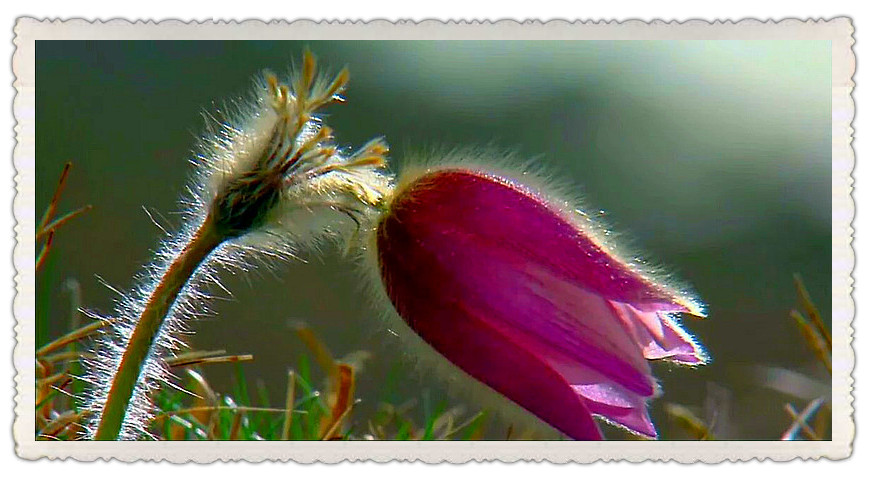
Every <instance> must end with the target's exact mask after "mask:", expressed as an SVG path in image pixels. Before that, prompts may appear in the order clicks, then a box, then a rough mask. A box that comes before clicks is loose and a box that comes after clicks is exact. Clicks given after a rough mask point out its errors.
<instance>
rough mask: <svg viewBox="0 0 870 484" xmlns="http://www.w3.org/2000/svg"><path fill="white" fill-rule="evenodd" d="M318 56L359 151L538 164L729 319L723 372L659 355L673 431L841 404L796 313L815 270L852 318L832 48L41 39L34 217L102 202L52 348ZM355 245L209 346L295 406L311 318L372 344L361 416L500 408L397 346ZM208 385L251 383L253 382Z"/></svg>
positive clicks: (827, 296)
mask: <svg viewBox="0 0 870 484" xmlns="http://www.w3.org/2000/svg"><path fill="white" fill-rule="evenodd" d="M306 46H307V47H309V48H310V49H311V50H312V51H313V52H314V53H315V54H316V55H317V56H318V58H319V60H320V63H321V65H324V66H329V67H331V68H332V69H333V70H334V71H337V70H338V69H339V68H341V67H342V66H348V67H349V69H350V72H351V83H350V86H349V90H348V91H347V98H348V103H346V104H345V105H342V106H332V107H330V108H329V110H328V113H329V115H330V118H329V122H330V125H331V126H333V127H334V128H335V131H336V139H337V141H338V142H339V144H342V145H350V146H355V147H356V146H360V145H361V144H362V143H364V142H365V141H367V140H368V139H370V138H372V137H375V136H384V137H385V138H386V139H387V141H388V142H389V143H390V145H391V147H392V149H393V151H392V160H393V161H392V163H393V165H394V167H396V168H397V169H398V170H401V167H402V163H403V159H404V158H405V154H407V153H410V152H416V151H419V150H420V149H426V148H431V147H442V148H445V147H446V148H450V147H466V146H482V145H487V146H494V147H500V148H506V149H512V150H514V151H515V152H516V153H517V154H518V155H519V156H520V157H521V158H535V159H537V160H538V163H539V164H540V165H541V166H542V167H544V171H545V172H548V173H550V174H552V175H553V176H554V177H556V178H557V179H559V180H564V181H566V182H568V183H570V184H571V185H572V186H574V187H576V190H577V193H578V194H580V196H581V197H582V198H583V199H584V200H585V201H586V204H587V205H588V207H589V208H592V209H594V210H599V209H600V210H603V211H604V218H605V220H606V221H607V222H608V223H609V224H610V225H611V226H613V227H614V228H615V229H616V231H617V232H621V233H623V234H625V236H626V238H627V239H628V240H629V241H630V244H631V246H632V247H633V248H634V249H636V250H637V253H638V254H639V255H642V256H643V257H645V258H647V259H649V260H651V261H653V262H659V263H663V264H664V265H665V266H666V267H668V268H670V269H671V270H672V272H673V273H674V275H675V276H676V277H677V278H678V279H681V280H684V281H686V282H688V283H689V284H690V285H691V286H692V287H694V288H695V290H696V291H697V293H698V295H699V296H700V298H701V299H702V300H703V301H704V302H705V303H706V304H707V306H708V312H709V317H708V318H707V319H705V320H699V319H693V318H688V319H686V320H685V324H684V325H685V326H686V328H687V329H688V330H690V331H691V332H693V333H694V334H696V335H697V336H698V338H699V339H700V341H701V342H702V343H704V345H705V346H706V347H707V349H708V351H709V353H710V354H711V355H712V357H713V363H712V364H711V365H709V366H707V367H704V368H700V369H687V368H682V367H673V366H668V365H658V364H657V365H655V372H656V374H657V376H658V377H659V378H660V379H661V381H662V386H663V389H664V391H665V393H664V395H663V397H662V398H661V399H660V400H658V401H656V402H654V403H653V404H652V414H653V418H654V420H655V421H656V423H657V426H658V427H659V430H660V432H661V434H662V436H663V437H665V438H681V437H683V434H681V432H680V429H679V426H678V425H676V423H675V422H674V421H673V419H672V418H670V417H669V416H668V415H666V413H665V411H664V403H665V402H673V403H679V404H681V405H685V406H687V407H689V408H691V409H693V410H694V411H695V412H696V413H697V414H698V415H699V416H701V417H703V418H705V419H707V420H708V421H713V422H714V430H715V432H716V434H717V436H719V437H722V438H731V439H777V438H779V436H780V435H781V434H782V432H783V431H784V430H785V429H786V428H787V427H788V426H789V424H790V423H791V418H790V417H789V416H788V414H787V413H786V412H785V410H784V408H783V406H784V405H785V404H786V403H793V404H795V406H797V407H803V406H804V405H805V404H806V402H807V401H809V400H811V399H812V398H815V397H816V396H819V395H827V396H828V397H829V396H830V377H829V376H828V375H827V373H826V371H825V369H824V368H823V367H821V365H820V364H819V363H818V361H817V360H815V359H814V358H813V356H812V353H811V351H810V350H809V349H808V347H807V345H806V343H805V341H804V340H803V339H802V337H801V335H800V333H799V331H798V328H797V327H796V325H795V324H794V322H793V321H792V320H791V318H790V317H789V311H790V310H791V309H792V308H795V307H797V306H798V301H797V297H796V294H795V290H794V286H793V281H792V275H793V274H794V273H800V274H801V276H802V277H803V279H804V281H805V283H806V285H807V287H808V289H809V291H810V294H811V295H812V296H813V298H814V300H815V302H816V304H817V305H818V307H819V309H820V310H821V312H822V314H823V315H824V317H825V318H826V319H827V320H828V321H829V320H830V315H831V263H830V262H831V183H830V180H831V129H830V125H831V50H830V44H829V43H828V42H816V41H620V42H587V41H584V42H556V41H541V42H527V41H523V42H520V41H498V42H496V41H486V42H476V41H475V42H466V41H462V42H458V41H438V42H436V41H419V42H406V41H402V42H397V41H382V42H377V41H374V42H357V41H354V42H314V41H311V42H306V43H300V42H290V41H288V42H200V41H190V42H184V41H182V42H179V41H172V42H169V41H165V42H161V41H125V42H109V41H100V42H68V41H63V42H60V41H40V42H39V43H38V45H37V84H36V87H37V118H36V119H37V207H36V210H37V213H38V214H41V213H42V211H43V210H44V208H45V207H46V205H47V204H48V201H49V199H50V197H51V194H52V192H53V190H54V186H55V183H56V181H57V178H58V176H59V174H60V172H61V169H62V166H63V164H64V163H65V162H66V161H69V160H72V161H73V162H74V163H75V166H74V168H73V171H72V174H71V178H70V180H69V183H68V186H67V189H66V192H65V195H64V197H63V200H62V205H61V209H62V210H64V209H66V210H69V209H72V208H76V207H78V206H81V205H85V204H92V205H94V207H95V208H94V209H93V210H92V211H91V212H89V213H87V214H86V215H85V216H83V217H82V218H80V219H78V220H75V221H74V222H73V223H70V224H69V225H68V226H66V227H64V228H63V229H62V231H61V232H59V233H58V236H57V237H56V240H55V244H54V247H53V249H52V253H51V256H50V258H49V260H48V261H47V265H46V267H45V269H44V270H43V272H42V273H41V275H40V278H39V280H38V286H39V287H38V304H39V308H40V309H39V311H38V314H37V327H38V342H37V344H42V343H44V342H45V341H48V340H49V339H50V338H52V337H56V336H58V335H60V334H62V333H63V332H65V331H66V330H67V329H68V327H69V324H68V321H69V320H70V314H71V302H70V294H71V292H70V291H69V290H67V289H65V288H68V287H70V281H76V282H77V283H78V285H79V287H80V294H81V303H82V305H83V306H85V307H88V308H93V309H97V310H100V311H102V312H110V311H111V310H112V307H113V303H112V300H113V298H114V296H115V295H114V293H113V292H112V291H110V290H109V289H107V288H106V287H105V286H103V285H102V284H101V283H100V282H99V280H98V277H100V278H103V279H105V281H107V282H108V283H109V284H111V285H113V286H114V287H117V288H120V289H127V288H129V287H130V285H131V284H132V278H133V276H134V274H136V273H137V272H138V271H139V269H140V268H141V267H142V265H143V264H144V263H146V261H148V260H149V258H150V256H151V253H152V252H151V251H152V250H153V249H155V248H156V247H157V245H158V242H159V240H160V238H161V236H162V234H161V232H160V229H158V228H157V227H156V226H155V225H154V224H153V223H152V222H151V221H150V220H149V217H148V215H147V214H146V213H145V211H144V210H143V207H146V208H147V209H148V210H149V211H151V212H152V213H156V214H159V215H158V217H164V218H161V219H160V220H166V221H167V222H164V223H165V224H167V225H170V226H171V225H172V222H173V221H177V220H178V217H177V215H176V213H177V210H178V207H177V204H176V202H177V200H178V198H179V195H180V194H181V193H182V190H183V188H184V185H185V183H186V181H187V180H188V177H189V176H190V175H191V173H192V166H191V165H190V164H189V163H188V162H187V160H188V159H190V157H191V150H192V149H193V146H194V141H195V139H196V137H197V135H198V133H199V132H200V131H201V129H202V128H203V126H204V121H203V118H202V112H203V111H214V110H215V109H217V108H218V107H220V106H221V105H222V103H223V102H224V101H226V100H228V99H232V98H237V97H242V96H244V95H246V94H248V92H249V90H250V87H251V80H252V79H253V78H254V76H256V75H257V74H258V73H260V72H262V70H263V69H265V68H269V69H272V70H275V71H276V72H278V73H286V72H288V71H289V66H290V65H291V63H292V62H293V61H294V60H298V59H299V58H300V56H301V53H302V50H303V49H304V48H305V47H306ZM337 252H338V251H333V252H330V251H327V252H326V253H324V254H323V255H322V256H317V257H311V258H309V263H307V264H293V265H281V266H279V268H278V269H277V270H276V271H272V272H270V271H263V272H262V273H255V274H248V275H246V276H238V277H232V276H230V277H226V278H225V280H224V283H225V285H227V286H228V287H229V288H230V289H231V290H232V291H233V294H234V296H235V297H234V300H233V301H219V302H217V303H216V304H215V305H214V309H215V310H216V311H217V313H218V314H219V316H216V317H213V318H208V319H207V320H204V321H200V322H197V323H195V324H194V329H195V330H196V334H195V336H193V337H192V338H191V340H190V343H191V345H192V346H193V347H194V348H197V349H226V350H227V351H228V352H230V353H252V354H254V356H255V360H254V361H253V362H250V363H245V366H244V368H245V373H246V374H247V375H248V376H249V377H250V378H251V379H253V380H257V381H258V382H259V384H260V385H261V386H262V387H264V388H267V389H269V392H270V394H271V395H272V398H273V399H274V400H275V402H274V403H275V404H277V405H281V404H282V399H283V392H284V389H285V386H286V370H287V368H289V367H291V366H293V365H294V364H295V362H296V361H298V355H299V354H300V353H301V352H304V351H306V350H305V349H304V346H303V345H302V344H301V343H300V342H299V341H298V339H297V338H296V337H294V335H293V332H292V331H291V329H290V328H291V326H292V324H294V323H295V322H297V321H304V322H306V323H307V324H308V325H309V326H310V327H311V328H312V329H313V330H314V331H315V332H316V333H317V334H318V335H319V336H320V337H321V338H322V339H323V341H324V342H325V343H326V344H327V345H328V346H329V348H330V349H331V350H332V351H333V353H334V354H335V355H337V356H341V355H344V354H347V353H350V352H353V351H356V350H367V351H369V352H370V353H371V355H372V356H371V358H370V359H368V360H367V362H366V365H365V367H364V370H363V372H362V373H361V374H360V380H359V382H358V394H359V396H360V397H361V398H362V400H363V401H362V403H361V404H360V406H359V410H358V412H357V416H356V418H358V419H363V420H364V417H365V415H366V413H367V412H371V411H373V410H374V409H375V407H376V406H377V404H378V402H381V401H389V402H392V403H402V402H405V401H408V400H412V399H414V400H416V401H417V403H418V405H417V406H416V407H415V408H416V410H413V411H418V412H420V413H423V412H425V411H426V409H427V408H431V407H432V406H434V405H436V404H438V403H440V402H444V401H446V402H448V403H449V404H450V405H455V404H461V405H463V406H465V407H466V408H467V409H468V411H469V412H475V411H477V410H479V408H478V407H476V406H475V404H474V402H467V401H462V400H461V399H458V398H456V397H453V396H451V393H450V392H448V391H447V390H446V388H445V387H444V386H443V385H442V384H441V383H440V382H439V381H437V380H435V379H434V378H431V377H429V376H427V375H425V374H423V375H419V374H417V373H416V372H414V371H412V370H410V369H409V368H411V366H412V365H409V364H408V361H407V359H405V358H403V355H402V348H401V347H398V346H396V345H395V344H385V343H384V342H385V341H387V340H390V339H392V338H391V337H390V336H389V335H388V334H387V333H386V331H385V330H384V329H383V325H382V324H380V323H379V322H378V321H377V318H378V312H377V311H376V310H374V309H373V308H372V306H371V305H370V304H369V302H368V301H367V300H366V299H365V298H364V296H363V292H362V291H361V290H360V284H361V281H360V280H359V277H358V276H357V274H356V273H355V270H354V268H353V267H352V265H351V264H350V263H349V262H348V261H347V260H344V259H342V257H341V256H340V255H339V254H338V253H337ZM828 324H830V322H829V323H828ZM206 374H207V375H208V376H209V378H210V379H211V380H212V384H213V385H214V386H215V387H216V389H217V390H218V391H227V390H228V389H229V388H230V387H231V384H232V379H233V370H232V368H228V367H220V366H213V367H209V368H206ZM493 425H494V426H496V427H497V426H498V424H497V423H493ZM500 432H502V430H501V429H499V428H495V429H492V430H491V433H490V436H492V437H497V436H498V435H501V434H500ZM611 435H615V436H619V434H611Z"/></svg>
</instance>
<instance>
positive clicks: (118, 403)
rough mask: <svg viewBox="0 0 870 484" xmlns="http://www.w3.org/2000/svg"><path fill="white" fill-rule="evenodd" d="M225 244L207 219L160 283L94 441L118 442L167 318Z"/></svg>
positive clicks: (138, 325)
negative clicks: (211, 256)
mask: <svg viewBox="0 0 870 484" xmlns="http://www.w3.org/2000/svg"><path fill="white" fill-rule="evenodd" d="M224 240H225V238H224V237H223V236H222V235H221V234H220V232H219V231H218V230H217V229H216V227H215V223H214V221H213V219H212V217H211V216H209V217H208V218H206V220H205V222H203V224H202V226H201V227H200V228H199V230H197V231H196V233H195V234H194V236H193V238H191V240H190V242H189V243H188V244H187V246H185V248H184V249H183V250H182V251H181V253H180V254H179V255H178V257H177V258H176V259H175V260H174V261H173V262H172V264H170V266H169V268H168V269H167V270H166V273H165V274H164V275H163V277H162V278H161V279H160V283H159V284H158V285H157V287H156V288H155V289H154V292H153V293H152V294H151V297H150V298H149V299H148V303H147V304H146V306H145V310H144V311H143V312H142V314H141V316H139V320H138V321H137V322H136V327H135V329H134V330H133V334H132V335H131V336H130V341H129V342H128V344H127V347H126V349H125V350H124V356H123V357H122V359H121V363H120V365H119V366H118V371H117V372H116V373H115V376H114V379H113V380H112V387H111V389H110V390H109V394H108V397H107V399H106V404H105V406H104V407H103V412H102V415H101V417H100V423H99V425H98V427H97V432H96V435H95V437H94V438H95V440H117V439H118V435H119V433H120V431H121V425H122V424H123V422H124V417H125V415H126V414H127V407H128V405H129V403H130V398H131V397H132V396H133V391H134V389H135V387H136V382H137V381H138V380H139V377H140V374H141V373H142V369H143V367H144V364H145V360H146V359H147V357H148V353H149V352H150V351H151V348H152V346H153V345H154V342H155V340H156V338H157V335H158V333H159V332H160V329H161V327H163V322H164V320H165V319H166V315H167V314H168V313H169V310H170V308H171V307H172V305H173V304H174V303H175V300H176V299H177V298H178V295H179V293H180V292H181V290H182V289H183V288H184V286H185V284H187V281H188V280H189V279H190V278H191V276H193V274H194V272H196V269H197V268H198V267H199V266H200V264H202V262H203V261H204V260H205V259H206V257H208V255H209V254H210V253H211V252H212V251H213V250H214V249H216V248H217V247H218V246H219V245H220V244H221V243H222V242H223V241H224Z"/></svg>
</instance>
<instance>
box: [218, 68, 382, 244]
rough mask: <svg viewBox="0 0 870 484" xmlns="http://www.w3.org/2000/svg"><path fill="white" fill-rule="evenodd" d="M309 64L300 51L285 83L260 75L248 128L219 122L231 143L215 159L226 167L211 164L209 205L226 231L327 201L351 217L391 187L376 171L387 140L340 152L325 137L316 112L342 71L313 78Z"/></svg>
mask: <svg viewBox="0 0 870 484" xmlns="http://www.w3.org/2000/svg"><path fill="white" fill-rule="evenodd" d="M315 70H316V65H315V60H314V56H313V55H311V53H309V52H306V54H305V56H304V58H303V64H302V69H301V72H300V73H299V74H298V75H297V77H296V78H295V79H294V80H293V81H292V82H291V83H290V85H287V84H281V83H280V82H279V81H278V78H277V77H276V76H275V75H274V74H267V75H266V76H265V81H266V82H265V86H264V92H263V95H262V96H261V97H260V103H259V105H258V106H257V108H256V109H255V111H256V113H255V114H254V115H253V116H251V120H250V123H249V124H251V127H249V128H247V129H232V128H226V127H225V129H224V131H225V134H226V135H227V136H226V138H227V140H226V141H227V142H226V143H225V145H226V146H227V147H228V148H229V147H230V146H233V148H230V150H231V152H230V153H227V154H228V155H229V156H223V157H218V159H221V158H222V159H224V160H226V162H225V163H224V164H228V165H229V166H227V167H225V168H223V169H221V168H220V167H216V168H212V170H211V173H212V175H213V177H215V178H216V182H215V183H213V184H212V186H215V187H216V188H215V191H214V197H213V200H212V202H211V206H210V207H209V210H210V213H211V214H212V215H213V217H214V223H215V225H216V227H217V229H218V231H219V232H220V233H221V234H222V235H224V236H225V237H227V238H232V237H237V236H240V235H244V234H246V233H248V232H250V231H252V230H256V229H258V228H261V227H263V226H264V225H267V224H270V223H278V224H280V223H281V219H282V218H283V217H284V216H286V215H287V213H288V212H291V211H294V210H297V209H300V208H308V209H310V208H314V207H330V208H333V209H335V210H338V211H341V212H344V213H347V214H349V215H351V216H352V217H353V216H354V215H353V214H355V213H359V212H362V211H364V210H365V209H366V208H370V207H374V206H376V205H377V204H378V203H379V202H380V201H381V199H382V198H383V197H384V196H385V195H386V194H387V193H388V192H389V191H390V190H391V188H392V179H391V178H390V177H389V176H388V175H386V174H385V173H383V172H382V171H381V170H382V169H383V168H385V167H386V164H387V159H386V154H387V152H388V151H389V150H388V148H387V146H386V144H385V143H384V142H383V141H382V140H380V139H375V140H372V141H370V142H369V143H367V144H366V145H365V146H363V147H362V148H361V149H359V150H358V151H356V152H355V153H353V154H351V155H345V154H343V153H342V150H341V149H339V148H338V147H337V146H336V145H335V144H334V143H333V141H332V140H333V138H332V128H330V127H329V126H326V125H325V124H323V122H322V121H321V120H320V119H319V118H318V117H317V115H316V111H317V110H318V109H320V108H321V107H323V106H325V105H327V104H329V103H331V102H341V101H343V98H342V97H341V93H342V92H343V91H344V89H345V86H346V84H347V82H348V79H349V75H348V73H347V70H342V71H341V72H340V73H339V74H338V75H337V76H335V78H333V79H332V80H331V81H326V80H324V78H317V77H316V75H315ZM249 131H252V132H250V133H249ZM234 145H237V146H234ZM228 158H229V159H228ZM218 164H219V163H218Z"/></svg>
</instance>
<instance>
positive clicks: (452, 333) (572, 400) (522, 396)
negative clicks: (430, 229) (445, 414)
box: [378, 218, 601, 440]
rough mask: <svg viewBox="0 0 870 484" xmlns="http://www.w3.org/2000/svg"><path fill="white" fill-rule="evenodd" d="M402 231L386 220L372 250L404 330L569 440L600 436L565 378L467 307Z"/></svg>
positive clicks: (447, 277) (431, 260)
mask: <svg viewBox="0 0 870 484" xmlns="http://www.w3.org/2000/svg"><path fill="white" fill-rule="evenodd" d="M407 228H409V226H408V225H406V224H402V223H401V222H399V220H397V219H396V218H389V219H387V220H385V221H384V222H383V223H382V225H381V227H380V228H379V234H378V249H379V253H380V263H381V268H382V275H383V278H384V282H385V284H386V288H387V292H388V294H389V296H390V299H391V300H392V301H393V303H394V305H395V306H396V309H397V311H398V312H399V314H401V315H402V317H403V318H404V319H405V321H407V323H408V324H409V325H410V326H411V328H412V329H413V330H414V331H415V332H416V333H417V334H419V335H420V336H421V337H422V338H423V339H424V340H425V341H426V342H427V343H428V344H429V345H431V346H432V347H433V348H435V349H436V350H437V351H438V352H439V353H441V354H442V355H443V356H444V357H446V358H447V359H448V360H449V361H450V362H452V363H453V364H455V365H456V366H458V367H459V368H461V369H462V370H463V371H465V372H466V373H468V374H469V375H471V376H472V377H474V378H476V379H478V380H480V381H481V382H483V383H485V384H486V385H488V386H490V387H491V388H493V389H494V390H496V391H498V392H499V393H501V394H503V395H505V396H507V397H508V398H510V399H511V400H513V401H514V402H516V403H517V404H519V405H520V406H522V407H524V408H525V409H526V410H528V411H530V412H532V413H533V414H535V415H536V416H538V417H539V418H541V419H542V420H544V421H546V422H547V423H549V424H550V425H552V426H553V427H555V428H557V429H559V430H560V431H562V432H564V433H565V434H566V435H568V436H570V437H571V438H573V439H577V440H600V439H601V433H600V431H599V429H598V427H597V425H596V424H595V421H594V420H593V419H592V415H591V413H590V412H589V410H588V409H587V408H586V406H585V404H584V400H583V399H582V398H580V397H579V395H577V394H576V393H575V392H574V391H573V390H572V388H571V386H570V384H569V383H568V382H567V381H565V379H564V377H562V375H560V374H559V373H558V372H556V371H555V370H554V369H553V368H551V367H550V366H549V365H548V364H547V363H546V362H545V361H544V360H542V359H541V358H539V357H537V356H536V355H535V354H534V353H532V352H531V351H529V349H527V348H526V347H524V346H523V345H522V344H521V343H519V342H517V341H515V340H514V339H512V338H509V337H506V336H505V335H504V334H503V333H501V332H500V331H499V330H498V329H497V326H498V323H497V322H496V323H494V322H493V321H491V320H489V319H487V318H486V317H485V315H482V314H480V311H478V310H477V309H476V308H474V307H471V306H469V304H468V303H467V302H466V298H465V297H464V294H463V290H462V287H461V286H460V285H458V284H456V282H457V281H455V280H454V279H453V277H452V276H451V275H450V274H449V273H447V272H446V271H445V268H444V267H443V266H442V264H441V262H440V261H439V260H438V258H437V256H436V255H435V254H433V253H431V252H429V251H427V250H426V249H425V248H424V247H423V246H422V245H420V244H418V243H417V241H416V240H415V239H414V238H413V237H412V236H411V234H409V233H408V231H407V230H406V229H407Z"/></svg>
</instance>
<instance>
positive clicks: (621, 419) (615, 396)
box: [574, 383, 658, 439]
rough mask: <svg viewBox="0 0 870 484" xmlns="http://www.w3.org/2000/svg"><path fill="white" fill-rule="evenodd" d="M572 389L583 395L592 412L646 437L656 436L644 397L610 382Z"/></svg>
mask: <svg viewBox="0 0 870 484" xmlns="http://www.w3.org/2000/svg"><path fill="white" fill-rule="evenodd" d="M574 390H575V391H576V392H577V393H579V394H580V395H582V396H583V398H584V399H585V400H586V406H587V407H589V410H590V411H592V413H594V414H596V415H600V416H601V417H604V418H605V419H607V420H609V421H610V422H612V423H614V424H617V425H620V426H623V427H625V428H627V429H629V430H631V431H633V432H637V433H638V434H641V435H644V436H646V437H650V438H653V439H654V438H656V437H658V433H657V432H656V428H655V426H654V425H653V423H652V420H651V419H650V417H649V412H647V409H646V399H645V398H643V397H640V396H638V395H635V394H633V393H631V392H627V391H626V390H625V389H623V388H620V387H619V386H618V385H614V384H610V383H599V384H596V385H575V386H574Z"/></svg>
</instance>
